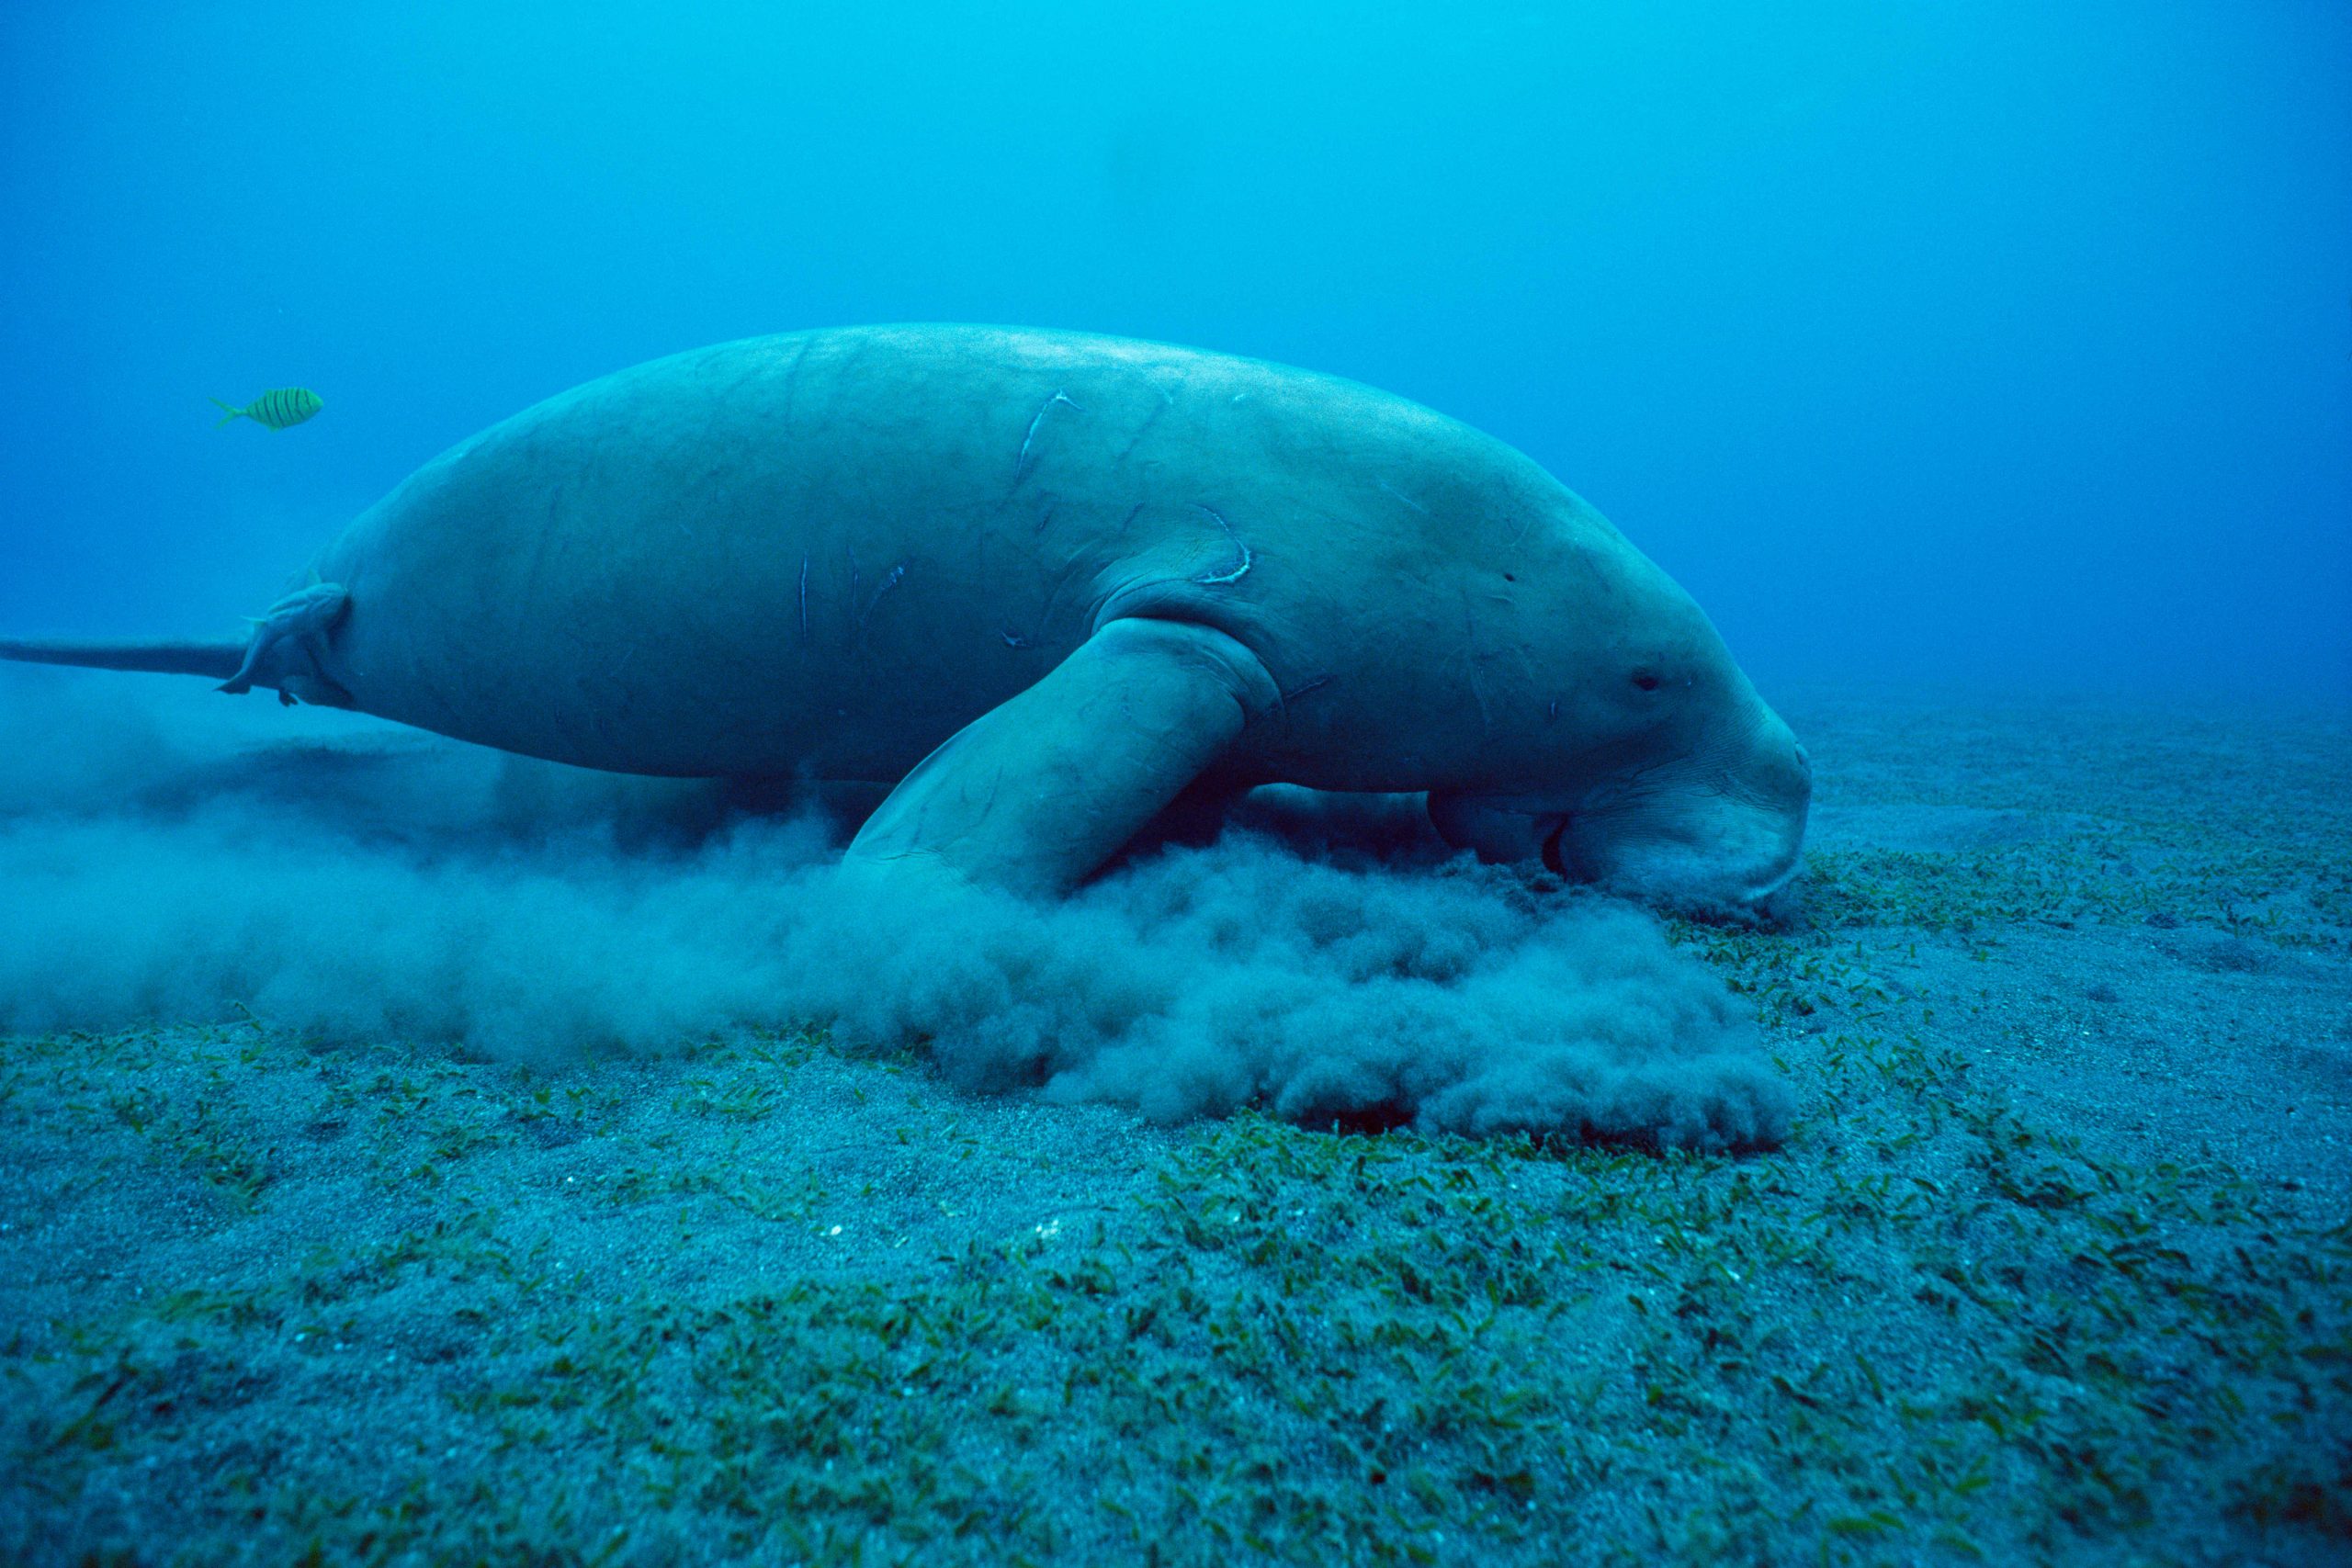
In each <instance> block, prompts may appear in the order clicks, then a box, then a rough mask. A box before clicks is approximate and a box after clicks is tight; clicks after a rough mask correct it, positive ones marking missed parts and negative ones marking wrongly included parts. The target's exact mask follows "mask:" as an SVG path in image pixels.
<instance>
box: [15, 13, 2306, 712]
mask: <svg viewBox="0 0 2352 1568" xmlns="http://www.w3.org/2000/svg"><path fill="white" fill-rule="evenodd" d="M688 9H689V10H690V11H691V13H692V14H691V15H684V16H673V15H670V14H668V12H667V10H666V8H665V9H662V10H657V8H654V7H650V6H580V5H564V6H489V7H485V6H478V5H464V6H459V5H453V4H446V3H439V0H426V3H409V4H401V5H364V6H344V5H336V6H315V5H310V6H290V5H239V6H220V5H122V4H113V5H96V4H83V3H76V4H74V5H71V6H64V5H47V6H31V5H22V4H19V5H15V6H9V7H8V8H7V12H6V17H5V19H0V126H4V127H5V141H4V142H0V211H5V213H6V222H5V223H0V297H5V299H6V301H7V307H6V310H0V385H4V386H5V387H6V389H7V397H8V401H9V407H8V410H7V429H8V433H9V434H8V437H7V439H6V443H5V444H0V560H5V563H6V564H5V566H4V567H0V629H6V630H7V631H10V632H28V633H39V632H71V631H86V632H106V633H136V632H159V633H161V632H189V631H205V632H212V631H216V630H219V629H220V628H222V627H223V626H226V625H228V624H232V617H233V616H234V615H236V614H238V613H241V612H246V611H251V610H254V609H256V608H258V607H259V605H260V604H261V603H263V602H265V601H266V598H267V597H268V595H269V594H270V592H272V591H273V590H275V589H276V588H277V585H278V583H279V581H280V579H281V577H282V575H283V573H284V572H286V571H287V570H288V569H289V568H290V567H291V566H292V565H293V564H294V563H296V562H298V561H299V560H300V558H302V557H303V556H304V555H305V554H306V553H307V552H308V550H309V548H310V547H311V545H312V544H313V543H314V542H316V541H317V540H318V539H320V538H321V537H322V536H326V535H327V534H329V533H331V532H332V531H333V530H334V529H335V528H337V527H339V526H340V525H341V524H342V523H343V522H344V520H345V519H346V518H347V517H348V516H349V515H350V514H351V513H354V512H355V511H356V510H357V509H359V508H360V507H362V506H364V505H366V504H367V503H368V502H370V501H372V500H373V499H374V498H376V497H377V496H378V495H379V494H381V493H382V492H383V491H385V490H387V489H388V488H389V487H390V486H391V485H392V484H393V483H394V482H396V481H397V480H398V479H400V478H401V476H402V475H403V474H404V473H406V472H407V471H408V470H409V469H410V468H413V467H414V466H415V465H416V464H417V463H419V462H421V461H423V460H424V458H426V457H430V456H431V455H432V454H433V453H435V451H437V450H439V449H440V448H442V447H443V446H447V444H449V443H451V442H452V441H455V440H457V439H458V438H459V437H461V436H463V435H465V434H469V432H471V431H473V430H475V429H478V428H480V427H481V426H482V425H484V424H486V423H491V422H492V421H494V420H496V419H499V418H501V417H503V416H504V415H506V414H508V413H511V412H515V410H517V409H519V408H521V407H523V406H525V405H526V404H527V403H529V402H531V401H534V400H537V399H539V398H541V397H544V396H547V395H548V394H550V393H553V392H556V391H559V390H560V389H563V388H565V387H567V386H570V385H571V384H573V383H575V382H578V381H581V380H582V379H585V378H590V377H593V376H596V375H598V374H601V373H603V372H605V371H608V370H611V369H614V368H616V367H621V366H624V365H627V364H629V363H632V362H634V361H638V360H641V359H645V358H649V357H652V356H655V355H662V354H666V353H670V352H673V351H675V350H678V349H683V348H686V347H690V346H693V345H695V344H704V343H707V342H712V341H716V340H721V339H726V338H730V337H737V336H744V335H750V334H753V333H768V332H776V331H785V330H790V329H796V328H801V327H809V326H821V325H828V324H837V323H847V322H858V321H895V320H970V321H1000V322H1019V323H1026V324H1037V325H1051V326H1065V327H1078V328H1089V329H1095V330H1100V331H1105V332H1113V333H1127V334H1133V335H1136V336H1143V337H1150V338H1159V339H1166V340H1172V341H1176V342H1182V343H1188V344H1201V345H1205V346H1210V347H1215V348H1219V349H1225V350H1230V351H1235V352H1238V353H1244V354H1249V355H1259V356H1263V357H1267V358H1272V359H1277V360H1283V361H1288V362H1292V363H1296V364H1301V365H1306V366H1309V367H1315V368H1318V369H1324V370H1330V371H1335V372H1340V373H1342V374H1346V375H1350V376H1353V377H1357V378H1362V379H1363V380H1367V381H1370V382H1374V383H1375V384H1378V385H1380V386H1383V387H1386V388H1389V389H1395V390H1397V391H1401V392H1404V393H1406V394H1408V395H1410V396H1413V397H1416V398H1419V399H1420V400H1424V401H1426V402H1429V403H1430V404H1433V405H1434V406H1436V407H1438V408H1440V409H1442V410H1444V411H1446V412H1450V413H1453V414H1456V415H1458V416H1461V417H1463V418H1464V419H1467V420H1469V421H1471V422H1473V423H1476V424H1479V425H1482V426H1484V427H1486V428H1488V429H1490V430H1492V431H1494V432H1495V433H1497V434H1500V435H1502V436H1504V437H1505V438H1507V439H1509V440H1510V441H1512V442H1514V443H1516V444H1517V445H1519V446H1521V447H1523V448H1524V449H1525V450H1527V451H1528V452H1530V453H1531V454H1532V455H1533V456H1534V457H1537V458H1538V459H1539V460H1540V461H1542V462H1544V464H1545V465H1546V466H1548V467H1549V468H1552V469H1553V470H1554V471H1555V472H1556V473H1557V474H1558V475H1559V476H1560V477H1561V478H1562V479H1565V480H1566V481H1567V482H1568V483H1569V484H1570V485H1572V486H1574V487H1575V488H1577V489H1578V490H1579V491H1583V492H1584V493H1585V494H1586V495H1588V496H1589V498H1591V499H1592V500H1593V501H1594V502H1596V503H1598V504H1599V505H1600V507H1601V508H1602V509H1603V510H1604V511H1606V512H1608V513H1610V514H1611V516H1612V517H1614V518H1615V519H1616V520H1617V521H1618V523H1619V524H1620V525H1622V526H1623V527H1624V528H1625V529H1626V531H1627V532H1628V533H1629V534H1630V535H1632V536H1633V537H1634V539H1635V541H1636V542H1637V543H1639V544H1640V545H1641V546H1642V547H1644V548H1645V549H1647V550H1648V551H1649V552H1650V553H1651V554H1652V555H1654V556H1655V557H1657V558H1658V559H1659V560H1660V561H1661V562H1662V563H1664V564H1665V565H1666V566H1667V567H1668V570H1671V571H1672V572H1674V573H1675V574H1676V575H1677V576H1678V577H1679V578H1680V579H1681V580H1682V581H1684V582H1685V584H1686V585H1688V586H1689V587H1690V588H1691V590H1692V591H1693V592H1695V593H1696V594H1697V595H1698V597H1699V598H1700V600H1701V602H1702V604H1706V605H1707V606H1708V607H1709V609H1710V611H1711V612H1712V613H1713V615H1714V616H1715V618H1716V620H1717V622H1718V624H1719V625H1721V626H1722V627H1723V628H1724V632H1725V634H1726V636H1727V637H1729V638H1730V640H1731V642H1732V645H1733V647H1734V649H1735V650H1736V652H1737V653H1738V654H1739V656H1740V657H1741V658H1742V659H1743V660H1744V661H1745V662H1746V663H1747V666H1748V668H1749V669H1750V671H1751V672H1752V673H1754V674H1755V675H1756V676H1757V677H1758V681H1759V682H1761V683H1763V684H1765V686H1766V688H1767V691H1768V694H1769V692H1770V687H1771V682H1774V681H1775V680H1784V681H1795V680H1813V679H1816V678H1823V677H1837V676H1842V675H1845V674H1848V673H1850V672H1854V671H1864V672H1867V673H1869V674H1870V675H1871V676H1873V677H1877V678H1884V679H1889V680H1894V681H1901V682H1943V683H1952V682H1960V683H1972V684H1974V683H1982V684H1989V685H1992V686H1995V687H2000V686H2012V687H2016V686H2030V687H2034V688H2038V689H2052V688H2054V689H2063V690H2074V689H2092V690H2103V689H2132V690H2138V691H2152V692H2159V693H2161V692H2168V691H2176V690H2177V691H2194V692H2199V693H2214V692H2220V693H2225V694H2236V695H2260V696H2266V697H2267V696H2281V695H2284V696H2293V697H2309V696H2314V695H2316V696H2320V697H2324V698H2332V699H2341V698H2343V697H2345V696H2346V695H2347V694H2352V616H2347V615H2346V613H2345V609H2346V588H2347V585H2352V570H2347V569H2348V568H2352V537H2348V536H2352V529H2347V519H2352V86H2347V84H2352V9H2346V7H2344V6H2340V5H2337V4H2334V3H2331V0H2308V3H2276V4H2256V3H2253V0H2218V3H2214V4H2209V5H2166V6H2143V5H2118V6H2104V5H2102V6H2091V5H2071V6H2064V7H2052V6H2023V5H2015V6H1966V7H1960V6H1908V5H1903V6H1890V5H1883V4H1871V5H1861V6H1838V5H1824V4H1803V5H1796V6H1772V7H1760V6H1759V7H1744V8H1735V9H1730V10H1725V11H1719V10H1718V9H1717V8H1716V7H1713V6H1687V5H1664V6H1661V5H1656V4H1640V5H1634V4H1622V5H1607V6H1576V7H1573V8H1570V7H1554V6H1486V5H1472V6H1442V7H1440V6H1363V5H1345V6H1331V5H1295V4H1284V5H1282V6H1275V7H1271V8H1269V7H1261V6H1224V5H1189V6H1181V7H1168V8H1133V7H1118V8H1114V7H1108V6H1074V5H1053V6H1038V5H1028V6H1008V5H1000V4H991V5H986V6H980V5H974V6H940V5H930V6H876V7H867V6H696V7H691V8H688ZM1269 10H1272V12H1273V13H1275V15H1274V16H1273V17H1271V18H1270V17H1268V15H1267V14H1266V13H1267V12H1268V11H1269ZM1571 11H1572V12H1573V14H1569V13H1570V12H1571ZM284 385H301V386H308V387H311V388H313V389H317V390H318V391H319V392H320V393H322V395H323V396H324V397H325V399H326V400H327V409H326V412H324V413H323V414H322V415H321V416H320V417H319V418H318V419H317V420H316V421H314V422H313V423H311V424H310V425H307V426H304V427H302V428H300V429H297V430H294V431H291V432H288V433H285V434H269V433H267V432H265V431H263V430H261V429H259V428H258V427H256V426H254V425H251V424H244V423H240V424H237V425H234V426H232V427H231V428H229V429H227V430H224V431H219V432H216V431H215V430H214V428H213V411H212V410H211V408H210V405H209V403H208V402H207V399H208V398H209V397H220V398H225V399H228V400H232V401H241V400H244V399H245V398H247V397H250V396H252V395H254V394H255V393H258V392H259V391H260V390H262V389H265V388H269V387H277V386H284Z"/></svg>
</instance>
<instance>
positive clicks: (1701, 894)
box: [1430, 795, 1804, 905]
mask: <svg viewBox="0 0 2352 1568" xmlns="http://www.w3.org/2000/svg"><path fill="white" fill-rule="evenodd" d="M1430 821H1431V822H1433V823H1434V824H1435V825H1436V827H1437V829H1438V832H1439V834H1440V835H1441V836H1442V837H1443V838H1444V839H1445V840H1446V841H1447V842H1448V843H1451V844H1453V845H1455V846H1456V847H1457V848H1461V849H1466V850H1470V851H1472V852H1475V853H1476V855H1477V856H1478V858H1479V859H1481V860H1484V861H1520V862H1537V863H1541V864H1542V865H1543V866H1544V869H1546V870H1547V871H1550V872H1552V873H1553V874H1555V875H1557V876H1559V877H1561V878H1563V879H1564V880H1566V881H1569V882H1578V883H1588V884H1591V885H1594V886H1600V887H1602V888H1605V889H1607V890H1609V891H1611V892H1613V893H1621V894H1624V895H1626V896H1628V897H1635V898H1640V899H1644V900H1645V901H1648V902H1652V903H1660V904H1667V905H1679V904H1688V903H1692V902H1697V903H1701V904H1732V905H1754V904H1757V903H1759V902H1761V901H1762V900H1764V899H1766V898H1769V897H1771V896H1772V895H1773V894H1774V893H1776V892H1778V891H1779V890H1780V889H1781V887H1783V886H1786V885H1787V884H1788V882H1789V879H1790V878H1791V877H1792V876H1794V875H1795V874H1796V871H1797V864H1798V860H1799V852H1800V849H1801V845H1802V842H1803V839H1804V817H1803V815H1802V814H1799V815H1797V816H1795V817H1794V818H1793V819H1792V820H1791V819H1784V818H1782V817H1781V815H1780V814H1777V813H1774V812H1771V811H1770V810H1767V809H1764V808H1762V807H1757V806H1753V805H1749V804H1747V803H1745V802H1739V801H1735V800H1732V799H1729V798H1727V797H1724V796H1720V795H1704V796H1702V797H1700V798H1697V799H1679V800H1678V799H1675V798H1673V797H1663V796H1657V795H1652V796H1649V797H1646V798H1644V799H1641V800H1639V801H1630V800H1621V801H1619V802H1616V803H1613V804H1611V805H1609V806H1603V807H1597V808H1595V809H1591V810H1585V811H1563V810H1559V809H1556V808H1555V809H1552V810H1531V809H1528V808H1527V807H1526V805H1524V804H1506V803H1502V802H1498V801H1495V800H1491V799H1480V798H1477V797H1465V796H1462V795H1431V796H1430Z"/></svg>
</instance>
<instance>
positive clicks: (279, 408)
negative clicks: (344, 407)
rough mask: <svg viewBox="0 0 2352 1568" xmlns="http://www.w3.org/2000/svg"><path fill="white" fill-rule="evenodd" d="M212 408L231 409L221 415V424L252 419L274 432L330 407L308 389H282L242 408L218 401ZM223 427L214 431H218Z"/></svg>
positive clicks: (271, 392) (217, 426)
mask: <svg viewBox="0 0 2352 1568" xmlns="http://www.w3.org/2000/svg"><path fill="white" fill-rule="evenodd" d="M212 406H213V407H214V408H216V409H228V410H229V412H227V413H224V414H222V415H221V416H220V424H226V423H229V422H230V421H231V420H232V419H249V420H252V421H253V422H254V423H255V424H264V425H267V426H268V427H269V428H270V429H272V430H283V429H285V428H286V427H287V426H288V425H289V424H300V423H302V422H303V421H304V420H306V419H308V418H310V417H311V415H312V414H314V413H316V412H319V411H320V410H321V409H322V408H324V407H326V406H327V405H326V404H325V403H323V402H322V401H320V400H319V394H318V393H316V392H314V391H312V390H311V389H310V388H308V387H280V388H278V389H277V390H275V391H269V392H264V393H263V394H262V395H261V396H260V397H258V398H255V399H254V400H253V401H252V402H249V403H247V404H246V405H245V406H244V407H243V408H241V409H240V408H230V406H229V405H228V404H227V403H224V402H222V401H221V400H220V399H218V398H215V399H213V400H212ZM220 424H216V425H214V426H213V427H212V428H213V429H215V430H218V429H220Z"/></svg>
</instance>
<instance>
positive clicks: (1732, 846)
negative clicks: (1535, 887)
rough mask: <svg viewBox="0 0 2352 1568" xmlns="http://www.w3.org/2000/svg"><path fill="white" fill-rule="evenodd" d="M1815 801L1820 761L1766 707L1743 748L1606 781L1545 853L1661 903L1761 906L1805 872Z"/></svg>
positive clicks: (1586, 875)
mask: <svg viewBox="0 0 2352 1568" xmlns="http://www.w3.org/2000/svg"><path fill="white" fill-rule="evenodd" d="M1726 751H1727V752H1728V754H1726ZM1812 801H1813V764H1812V759H1811V758H1810V757H1808V756H1807V755H1806V753H1805V750H1804V747H1803V746H1801V745H1799V744H1798V743H1797V739H1796V737H1795V736H1793V735H1792V734H1791V733H1790V732H1789V728H1788V726H1787V725H1785V724H1783V723H1782V722H1781V719H1780V716H1778V715H1776V714H1774V713H1772V712H1771V711H1770V709H1765V710H1763V713H1762V716H1761V717H1760V719H1759V720H1758V723H1757V724H1756V725H1755V726H1754V728H1753V730H1752V732H1751V733H1750V734H1749V735H1748V736H1747V738H1746V743H1745V744H1744V745H1742V746H1739V747H1736V748H1728V749H1724V750H1714V749H1710V750H1706V751H1702V752H1701V753H1700V754H1698V755H1696V756H1693V757H1691V758H1689V759H1686V760H1683V761H1678V762H1677V763H1673V764H1669V765H1667V766H1664V767H1657V768H1652V769H1645V770H1637V771H1635V772H1634V773H1629V774H1627V775H1626V776H1624V777H1623V778H1620V779H1614V780H1610V781H1606V782H1604V783H1603V784H1601V785H1600V787H1598V788H1596V789H1595V790H1594V791H1593V792H1592V793H1591V794H1590V795H1589V796H1588V797H1587V798H1586V800H1585V802H1584V804H1583V807H1582V809H1580V810H1577V811H1576V812H1573V813H1571V814H1570V815H1569V816H1568V818H1567V819H1566V822H1565V823H1564V824H1563V826H1562V828H1561V830H1560V833H1559V836H1558V838H1557V839H1556V840H1555V841H1554V843H1553V845H1552V846H1551V850H1550V853H1549V854H1548V855H1547V857H1546V858H1547V859H1548V860H1549V861H1550V862H1551V863H1552V864H1553V865H1554V867H1555V869H1556V870H1558V871H1560V872H1562V873H1563V874H1566V875H1569V876H1572V877H1575V878H1577V879H1578V880H1580V881H1589V882H1594V883H1598V884H1600V885H1601V886H1605V887H1608V888H1610V889H1611V890H1612V891H1616V892H1622V893H1627V894H1631V895H1633V896H1634V897H1641V898H1645V899H1648V900H1650V901H1652V902H1655V903H1661V904H1732V905H1754V904H1757V903H1759V902H1761V901H1762V900H1763V899H1765V898H1767V897H1770V896H1771V895H1772V894H1773V893H1775V892H1778V891H1779V890H1780V889H1781V887H1782V886H1785V885H1786V884H1787V882H1788V880H1789V879H1790V878H1791V877H1792V876H1794V875H1795V874H1796V870H1797V864H1798V862H1799V860H1800V859H1801V858H1802V856H1803V854H1804V829H1805V818H1806V816H1807V814H1808V812H1809V811H1810V809H1811V807H1812Z"/></svg>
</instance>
